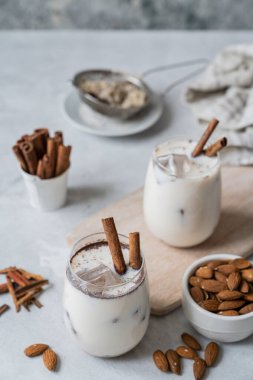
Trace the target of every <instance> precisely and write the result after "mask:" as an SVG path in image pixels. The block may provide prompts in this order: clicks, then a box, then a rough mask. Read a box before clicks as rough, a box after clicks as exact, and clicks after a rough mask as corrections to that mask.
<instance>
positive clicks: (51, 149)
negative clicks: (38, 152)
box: [47, 137, 57, 177]
mask: <svg viewBox="0 0 253 380" xmlns="http://www.w3.org/2000/svg"><path fill="white" fill-rule="evenodd" d="M47 155H48V157H49V161H50V168H51V173H50V177H54V175H55V169H56V160H57V144H56V141H55V139H54V138H51V137H49V138H48V139H47Z"/></svg>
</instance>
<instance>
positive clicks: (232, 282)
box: [227, 272, 241, 290]
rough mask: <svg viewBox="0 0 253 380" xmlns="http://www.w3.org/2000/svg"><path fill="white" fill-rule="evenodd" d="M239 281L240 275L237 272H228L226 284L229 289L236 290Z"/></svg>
mask: <svg viewBox="0 0 253 380" xmlns="http://www.w3.org/2000/svg"><path fill="white" fill-rule="evenodd" d="M240 283H241V275H240V273H239V272H233V273H230V275H229V276H228V280H227V284H228V288H229V289H230V290H236V289H237V288H238V287H239V285H240Z"/></svg>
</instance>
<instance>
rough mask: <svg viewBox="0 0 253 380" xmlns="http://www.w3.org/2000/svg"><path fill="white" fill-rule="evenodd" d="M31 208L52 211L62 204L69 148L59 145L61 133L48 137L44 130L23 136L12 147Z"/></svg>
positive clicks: (66, 179) (61, 140) (64, 200)
mask: <svg viewBox="0 0 253 380" xmlns="http://www.w3.org/2000/svg"><path fill="white" fill-rule="evenodd" d="M12 149H13V152H14V154H15V156H16V158H17V159H18V161H19V164H20V170H21V174H22V177H23V178H24V181H25V185H26V188H27V191H28V195H29V198H30V203H31V205H32V206H33V207H35V208H37V209H40V210H43V211H53V210H56V209H58V208H60V207H62V206H63V205H64V204H65V203H66V197H67V181H68V172H69V167H70V153H71V146H65V145H64V144H63V133H62V132H61V131H57V132H55V134H54V136H51V137H50V136H49V131H48V129H47V128H39V129H35V130H34V132H33V133H32V134H31V135H23V136H22V137H21V138H20V139H19V140H18V141H17V142H16V144H15V145H14V146H13V148H12Z"/></svg>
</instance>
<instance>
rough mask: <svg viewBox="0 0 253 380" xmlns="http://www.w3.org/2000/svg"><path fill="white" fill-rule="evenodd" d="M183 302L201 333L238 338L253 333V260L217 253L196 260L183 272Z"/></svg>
mask: <svg viewBox="0 0 253 380" xmlns="http://www.w3.org/2000/svg"><path fill="white" fill-rule="evenodd" d="M182 288H183V291H182V306H183V310H184V313H185V316H186V318H187V319H188V320H189V322H190V323H191V324H192V326H193V327H194V328H195V329H196V330H197V331H198V332H199V333H200V334H202V335H204V336H206V337H207V338H210V339H215V340H218V341H221V342H236V341H239V340H242V339H245V338H247V337H248V336H250V335H251V334H253V263H252V262H250V261H248V260H246V259H243V258H242V257H240V256H235V255H230V254H225V253H224V254H223V253H221V254H215V255H209V256H205V257H202V258H201V259H199V260H197V261H195V262H194V263H193V264H192V265H191V266H190V267H189V268H188V269H187V270H186V272H185V273H184V276H183V283H182Z"/></svg>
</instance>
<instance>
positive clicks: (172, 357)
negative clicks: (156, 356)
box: [166, 350, 181, 375]
mask: <svg viewBox="0 0 253 380" xmlns="http://www.w3.org/2000/svg"><path fill="white" fill-rule="evenodd" d="M166 357H167V359H168V362H169V365H170V368H171V371H172V372H173V373H175V374H176V375H181V361H180V357H179V356H178V354H177V353H176V351H174V350H168V351H167V352H166Z"/></svg>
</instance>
